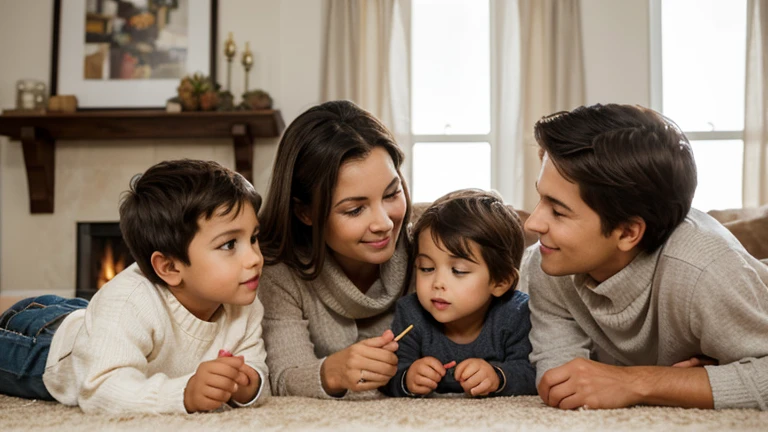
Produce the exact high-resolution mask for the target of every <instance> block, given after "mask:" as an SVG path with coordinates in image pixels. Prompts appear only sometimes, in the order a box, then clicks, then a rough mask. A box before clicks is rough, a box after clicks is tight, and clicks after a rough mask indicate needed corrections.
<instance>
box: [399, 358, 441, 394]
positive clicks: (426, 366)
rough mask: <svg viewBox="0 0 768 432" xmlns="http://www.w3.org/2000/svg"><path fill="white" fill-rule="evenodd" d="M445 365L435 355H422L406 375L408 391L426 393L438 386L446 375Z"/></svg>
mask: <svg viewBox="0 0 768 432" xmlns="http://www.w3.org/2000/svg"><path fill="white" fill-rule="evenodd" d="M445 372H446V370H445V366H444V365H443V363H442V362H440V360H438V359H436V358H434V357H422V358H420V359H418V360H416V361H415V362H413V363H412V364H411V366H410V367H409V368H408V372H407V373H406V375H405V386H406V387H408V391H409V392H411V393H413V394H417V395H426V394H429V393H431V392H432V391H434V390H435V389H436V388H437V383H439V382H440V381H441V380H442V379H443V377H444V376H445Z"/></svg>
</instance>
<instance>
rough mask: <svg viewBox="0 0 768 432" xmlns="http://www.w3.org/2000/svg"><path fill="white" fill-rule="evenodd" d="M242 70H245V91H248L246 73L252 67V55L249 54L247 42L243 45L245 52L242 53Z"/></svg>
mask: <svg viewBox="0 0 768 432" xmlns="http://www.w3.org/2000/svg"><path fill="white" fill-rule="evenodd" d="M241 61H242V63H243V68H245V91H246V92H247V91H248V73H249V72H250V70H251V67H253V53H252V52H251V50H250V48H249V46H248V42H246V43H245V51H243V58H242V60H241Z"/></svg>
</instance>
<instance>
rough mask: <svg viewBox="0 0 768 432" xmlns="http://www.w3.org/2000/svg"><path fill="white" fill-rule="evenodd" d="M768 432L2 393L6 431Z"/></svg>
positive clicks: (689, 415) (542, 409)
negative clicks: (125, 410) (173, 407)
mask: <svg viewBox="0 0 768 432" xmlns="http://www.w3.org/2000/svg"><path fill="white" fill-rule="evenodd" d="M153 429H154V430H156V431H168V430H174V431H175V430H184V431H205V432H211V431H216V430H226V431H229V432H232V431H356V432H357V431H381V430H397V431H441V432H442V431H485V430H491V431H493V430H495V431H558V430H563V431H565V430H567V431H587V432H596V431H717V432H724V431H737V430H738V431H742V430H754V431H766V430H768V412H760V411H755V410H723V411H713V410H697V409H681V408H660V407H635V408H627V409H618V410H604V411H597V410H577V411H561V410H558V409H554V408H549V407H547V406H545V405H544V404H543V403H542V402H541V400H540V399H539V398H538V397H535V396H523V397H504V398H489V399H462V398H426V399H388V398H379V399H375V400H316V399H308V398H299V397H272V398H271V399H270V400H269V401H267V402H266V404H264V405H263V406H261V407H258V408H241V409H236V410H227V411H221V412H214V413H204V414H199V413H198V414H188V415H183V414H179V415H152V414H138V415H135V414H131V415H120V416H104V415H86V414H83V412H82V411H80V409H79V408H76V407H66V406H63V405H60V404H58V403H56V402H41V401H33V400H25V399H18V398H12V397H8V396H3V395H0V430H2V431H3V432H6V431H21V430H23V431H35V432H39V431H44V430H56V431H69V430H76V431H78V432H80V431H90V430H98V431H113V430H114V431H124V430H142V431H146V430H153Z"/></svg>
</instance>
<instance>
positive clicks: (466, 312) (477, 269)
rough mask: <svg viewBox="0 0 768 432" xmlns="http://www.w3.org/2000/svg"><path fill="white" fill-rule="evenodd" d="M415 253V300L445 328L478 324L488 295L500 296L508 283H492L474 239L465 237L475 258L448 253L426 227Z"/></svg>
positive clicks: (469, 326) (420, 235)
mask: <svg viewBox="0 0 768 432" xmlns="http://www.w3.org/2000/svg"><path fill="white" fill-rule="evenodd" d="M418 242H419V254H418V256H417V257H416V295H417V296H418V297H419V303H421V306H422V307H423V308H424V309H425V310H427V311H428V312H429V313H430V314H432V316H433V317H434V318H435V319H436V320H437V321H438V322H441V323H443V324H444V325H445V326H446V330H448V331H451V330H456V331H455V332H456V333H459V334H461V333H462V332H461V330H463V329H477V328H481V327H482V324H483V321H484V320H485V313H486V312H487V311H488V307H489V306H490V304H491V296H494V295H495V296H500V295H502V294H504V293H505V292H506V291H507V290H508V289H509V286H510V285H509V284H505V283H493V282H492V281H491V277H490V274H489V273H488V266H487V265H486V263H485V261H484V260H483V257H482V254H481V253H480V247H479V246H478V245H477V243H475V242H473V241H471V240H470V241H469V245H470V250H471V252H472V257H473V258H474V260H475V261H476V262H472V261H469V260H466V259H463V258H459V257H455V256H453V255H451V254H450V253H449V252H448V251H447V250H446V249H445V248H444V246H443V245H442V243H440V244H435V242H434V241H433V240H432V232H431V230H430V229H429V228H427V229H425V230H423V231H422V232H421V233H420V234H419V238H418Z"/></svg>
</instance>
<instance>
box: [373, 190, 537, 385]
mask: <svg viewBox="0 0 768 432" xmlns="http://www.w3.org/2000/svg"><path fill="white" fill-rule="evenodd" d="M413 239H414V250H413V253H412V254H411V258H410V259H411V264H413V265H411V266H410V269H414V268H415V271H416V293H414V294H411V295H408V296H406V297H403V298H402V299H400V300H399V301H398V303H397V308H396V310H395V318H394V322H393V324H392V330H393V331H394V333H395V334H398V333H400V332H401V331H402V330H404V329H405V328H407V327H408V326H409V325H411V324H412V325H413V329H412V330H411V331H410V332H409V333H408V334H407V335H406V336H405V337H404V338H403V339H401V340H400V341H399V344H400V346H399V349H398V351H397V357H398V365H397V369H398V371H397V374H396V375H395V376H394V377H393V378H392V379H391V380H390V381H389V383H388V384H387V385H386V386H385V387H382V391H383V392H384V393H386V394H388V395H390V396H424V395H427V394H429V393H431V392H433V391H436V392H438V393H462V392H464V393H466V394H468V395H470V396H510V395H524V394H536V387H535V384H534V381H535V377H536V372H535V370H534V368H533V366H531V364H530V362H529V361H528V354H530V352H531V344H530V342H529V341H528V332H529V331H530V329H531V323H530V318H529V311H528V296H527V295H526V294H524V293H521V292H518V291H515V287H516V285H517V283H518V280H519V278H520V277H519V273H518V270H517V269H518V267H519V265H520V260H521V258H522V254H523V248H524V240H523V229H522V226H521V224H520V219H519V217H518V216H517V214H516V213H515V212H514V211H513V210H512V209H510V208H509V207H507V206H506V205H504V203H503V202H502V199H501V197H500V196H499V195H498V194H496V193H494V192H484V191H481V190H476V189H466V190H460V191H456V192H452V193H449V194H447V195H445V196H443V197H442V198H440V199H438V200H437V201H435V202H434V204H432V206H430V207H429V208H428V209H427V210H426V211H425V212H424V214H423V215H422V216H421V218H420V219H419V220H418V222H417V223H416V225H415V226H414V229H413ZM411 271H413V270H409V272H411ZM407 280H410V278H408V279H407Z"/></svg>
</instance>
